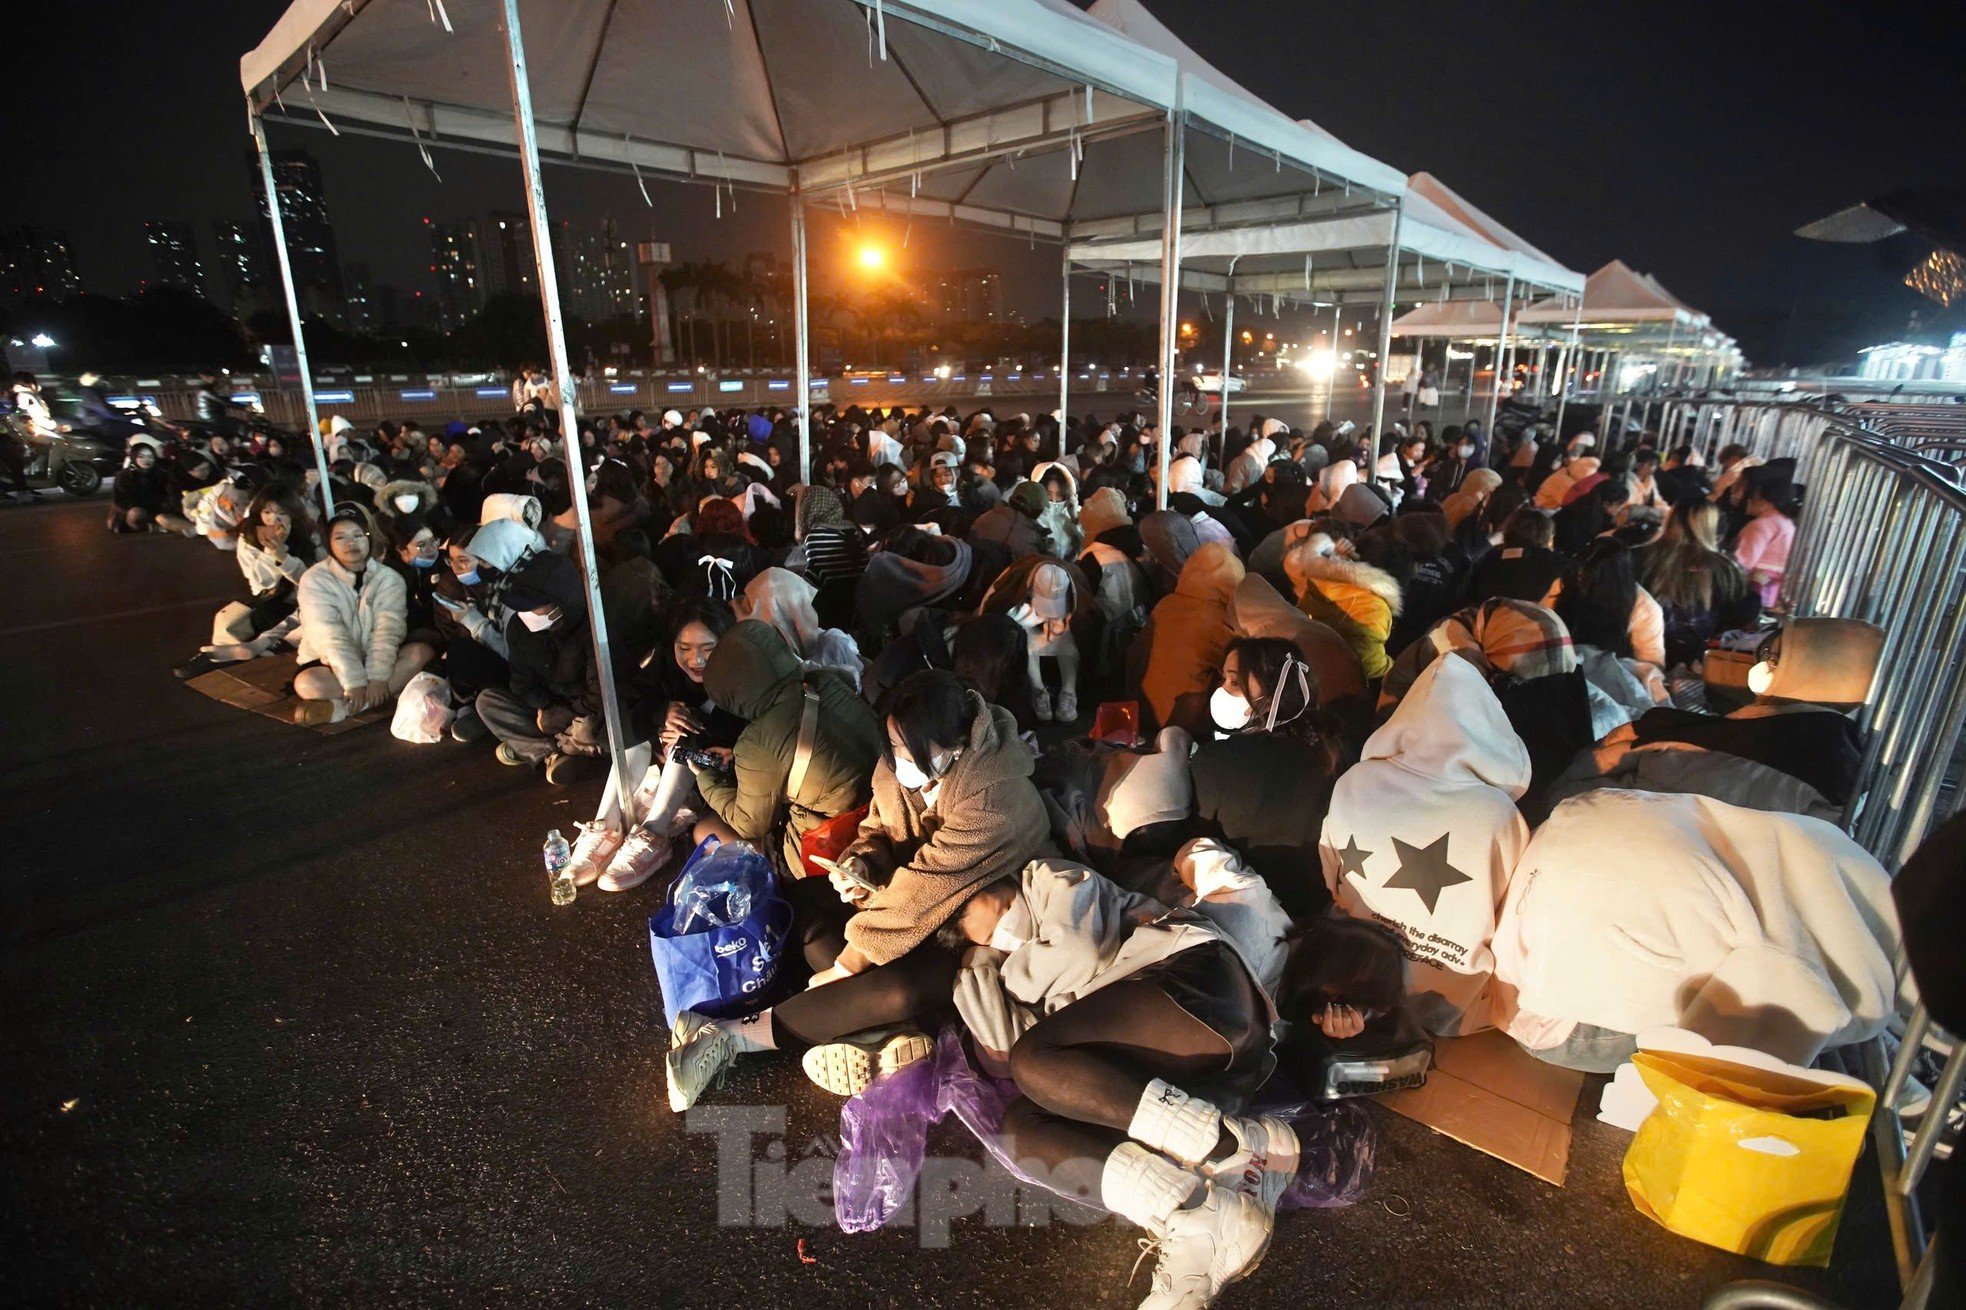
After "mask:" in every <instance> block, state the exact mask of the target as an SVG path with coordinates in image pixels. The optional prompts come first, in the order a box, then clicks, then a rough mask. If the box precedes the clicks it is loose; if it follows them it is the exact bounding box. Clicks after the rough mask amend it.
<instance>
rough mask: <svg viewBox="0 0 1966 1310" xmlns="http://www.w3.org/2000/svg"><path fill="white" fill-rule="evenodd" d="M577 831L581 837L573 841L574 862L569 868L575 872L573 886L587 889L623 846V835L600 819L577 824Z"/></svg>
mask: <svg viewBox="0 0 1966 1310" xmlns="http://www.w3.org/2000/svg"><path fill="white" fill-rule="evenodd" d="M575 831H577V832H578V833H579V834H580V835H579V836H578V837H575V838H574V839H573V860H572V862H571V864H570V865H569V867H570V868H572V870H573V885H574V886H576V887H585V886H586V885H587V884H588V883H590V882H593V881H595V880H596V879H597V878H599V877H600V876H601V870H603V869H605V868H607V867H608V860H609V859H610V858H612V857H613V855H614V853H615V851H616V849H617V848H619V847H620V845H621V834H620V833H619V832H617V831H615V830H614V829H613V828H609V827H606V826H605V825H603V824H602V823H601V821H600V820H599V819H589V820H587V821H586V822H585V823H581V824H576V825H575Z"/></svg>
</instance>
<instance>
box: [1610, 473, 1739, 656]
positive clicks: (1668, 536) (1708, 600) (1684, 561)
mask: <svg viewBox="0 0 1966 1310" xmlns="http://www.w3.org/2000/svg"><path fill="white" fill-rule="evenodd" d="M1638 558H1639V579H1640V581H1641V582H1642V583H1643V584H1644V586H1645V589H1646V590H1647V591H1649V592H1651V593H1652V595H1653V597H1654V598H1655V599H1656V600H1657V601H1658V602H1659V608H1660V610H1661V612H1662V614H1663V616H1664V622H1665V654H1666V667H1667V668H1671V669H1676V668H1681V667H1684V666H1687V665H1691V664H1694V663H1697V662H1698V661H1699V660H1700V659H1701V658H1702V657H1703V656H1704V655H1705V654H1706V648H1707V641H1708V639H1709V638H1711V637H1713V636H1716V635H1717V634H1719V633H1722V632H1727V631H1731V630H1733V629H1736V628H1748V627H1752V626H1753V625H1754V622H1755V620H1756V619H1757V618H1759V617H1760V614H1761V597H1760V595H1759V594H1758V593H1757V592H1756V591H1754V589H1752V588H1751V587H1749V585H1748V581H1747V576H1746V575H1745V574H1744V573H1743V572H1742V571H1741V566H1740V565H1738V564H1736V563H1735V562H1734V558H1733V556H1731V555H1729V554H1727V553H1726V552H1725V551H1723V550H1721V549H1720V510H1719V508H1718V507H1717V506H1715V505H1711V504H1708V503H1707V502H1706V501H1704V500H1681V501H1680V502H1678V503H1677V504H1675V505H1674V506H1673V509H1672V513H1671V514H1669V515H1668V516H1667V517H1666V527H1665V532H1664V534H1663V535H1662V536H1661V537H1660V538H1659V540H1658V541H1656V542H1654V543H1653V544H1652V545H1650V546H1647V547H1646V548H1645V549H1644V550H1642V551H1640V552H1639V556H1638Z"/></svg>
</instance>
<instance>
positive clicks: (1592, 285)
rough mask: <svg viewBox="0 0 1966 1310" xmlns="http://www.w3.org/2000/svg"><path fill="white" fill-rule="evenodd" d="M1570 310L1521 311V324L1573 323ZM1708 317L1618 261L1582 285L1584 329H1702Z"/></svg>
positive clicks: (1574, 315)
mask: <svg viewBox="0 0 1966 1310" xmlns="http://www.w3.org/2000/svg"><path fill="white" fill-rule="evenodd" d="M1576 318H1577V311H1576V310H1575V309H1574V308H1573V307H1569V306H1564V305H1558V304H1555V303H1549V302H1545V303H1541V304H1535V305H1531V306H1530V307H1529V308H1527V309H1525V310H1523V311H1522V320H1523V322H1524V323H1561V324H1563V325H1565V326H1568V325H1569V324H1570V323H1572V322H1574V321H1576ZM1707 321H1708V320H1707V316H1706V315H1705V314H1702V313H1700V312H1698V311H1697V310H1694V309H1690V308H1688V307H1687V306H1686V305H1685V304H1684V303H1683V302H1681V301H1680V300H1679V299H1678V298H1676V297H1675V296H1673V294H1672V293H1671V292H1669V291H1667V290H1666V289H1665V288H1664V287H1662V286H1660V285H1659V284H1658V283H1657V282H1656V281H1654V280H1653V279H1652V278H1650V277H1648V276H1646V275H1645V274H1643V273H1639V272H1636V271H1634V270H1633V269H1632V267H1631V266H1630V265H1629V264H1626V263H1625V262H1624V261H1623V260H1621V259H1614V260H1612V261H1611V262H1610V263H1608V264H1606V265H1605V266H1604V267H1603V268H1600V269H1598V270H1597V272H1595V273H1593V274H1591V275H1590V277H1588V278H1586V279H1585V281H1584V314H1583V325H1584V327H1585V328H1587V329H1588V328H1592V327H1617V326H1621V325H1623V326H1629V325H1632V324H1646V323H1656V324H1677V325H1678V326H1680V327H1695V326H1704V325H1705V324H1706V323H1707Z"/></svg>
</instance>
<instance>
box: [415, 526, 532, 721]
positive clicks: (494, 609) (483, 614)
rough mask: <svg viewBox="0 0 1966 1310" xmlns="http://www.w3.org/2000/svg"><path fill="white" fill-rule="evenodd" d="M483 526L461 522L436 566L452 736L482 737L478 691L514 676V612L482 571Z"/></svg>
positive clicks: (439, 627)
mask: <svg viewBox="0 0 1966 1310" xmlns="http://www.w3.org/2000/svg"><path fill="white" fill-rule="evenodd" d="M477 534H478V529H477V528H476V527H474V526H471V525H468V524H461V525H459V526H458V527H455V528H453V529H452V530H451V534H450V536H449V537H448V538H446V539H445V541H444V561H443V567H440V568H438V569H437V570H436V574H437V577H436V583H435V588H434V594H433V595H432V600H433V601H434V602H435V603H434V605H433V607H432V614H433V616H434V617H435V619H436V624H437V631H438V632H440V633H442V634H443V638H444V678H445V680H446V681H447V682H449V683H450V686H451V703H452V706H453V708H454V709H455V710H456V713H455V715H453V716H452V718H451V740H452V741H455V742H458V743H461V744H463V743H470V742H474V741H481V740H483V739H484V737H485V735H486V731H487V730H486V728H485V725H484V722H483V721H482V720H481V719H479V718H478V704H477V701H478V693H479V692H481V691H483V690H484V689H485V688H487V687H503V686H506V685H508V684H509V683H510V682H511V680H512V668H511V665H510V663H509V662H508V660H507V656H508V655H509V654H510V653H511V652H510V647H508V646H507V645H506V643H505V624H506V620H507V619H509V618H510V617H511V615H510V612H509V611H507V610H506V609H505V607H504V606H503V605H502V604H500V603H499V601H497V600H496V599H494V598H493V596H492V592H493V586H492V584H491V582H490V580H488V579H486V578H485V577H483V576H482V575H481V573H480V572H479V567H478V566H479V561H478V558H477V557H476V556H475V555H473V554H472V553H471V543H472V540H473V538H475V537H476V536H477Z"/></svg>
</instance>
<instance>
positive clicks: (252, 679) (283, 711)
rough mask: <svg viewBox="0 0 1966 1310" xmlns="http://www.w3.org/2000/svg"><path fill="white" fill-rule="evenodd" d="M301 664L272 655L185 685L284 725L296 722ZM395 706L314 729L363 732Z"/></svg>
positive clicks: (333, 732) (201, 676)
mask: <svg viewBox="0 0 1966 1310" xmlns="http://www.w3.org/2000/svg"><path fill="white" fill-rule="evenodd" d="M297 663H298V661H297V660H296V659H295V658H294V657H293V656H292V655H269V656H267V657H266V658H265V659H258V660H246V661H245V662H243V663H240V664H228V665H226V666H225V667H224V668H219V669H213V670H212V671H211V672H210V673H201V674H199V675H198V676H197V677H195V678H193V679H192V680H191V681H189V682H187V683H185V684H184V685H185V686H187V687H189V688H191V689H192V690H193V691H196V692H198V693H199V694H200V695H204V696H210V697H211V698H212V699H213V700H215V701H221V702H223V703H224V704H227V705H235V706H237V707H238V708H240V709H242V710H251V711H252V712H253V713H255V714H264V715H265V716H266V717H267V718H269V719H278V720H279V721H280V722H282V723H292V722H293V721H294V706H296V705H298V704H300V701H299V700H298V699H297V698H295V697H294V696H293V694H292V693H291V692H289V691H288V690H287V688H288V686H289V684H291V683H292V682H293V680H294V667H295V665H296V664H297ZM393 708H394V707H393V706H388V705H385V706H384V707H383V708H381V709H379V710H370V711H369V712H368V713H367V714H364V715H362V716H361V717H360V718H354V719H343V720H342V721H341V722H340V723H323V724H319V725H317V726H316V727H315V728H314V731H315V732H319V733H325V734H327V735H329V736H332V735H334V734H335V733H338V732H347V731H348V730H349V729H350V728H360V727H364V726H366V725H368V724H371V723H377V722H380V721H382V720H384V719H387V718H388V717H389V715H390V712H391V710H392V709H393Z"/></svg>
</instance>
